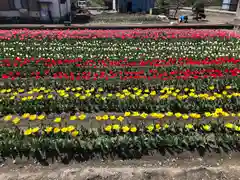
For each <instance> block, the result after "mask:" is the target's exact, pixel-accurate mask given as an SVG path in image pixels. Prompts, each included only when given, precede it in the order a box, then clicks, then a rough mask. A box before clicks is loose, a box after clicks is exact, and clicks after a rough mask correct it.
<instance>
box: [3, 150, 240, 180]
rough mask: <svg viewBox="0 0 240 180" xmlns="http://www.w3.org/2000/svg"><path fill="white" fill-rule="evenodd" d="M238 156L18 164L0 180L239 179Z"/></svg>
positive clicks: (9, 167) (5, 168)
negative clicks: (69, 163) (46, 164)
mask: <svg viewBox="0 0 240 180" xmlns="http://www.w3.org/2000/svg"><path fill="white" fill-rule="evenodd" d="M239 160H240V156H239V154H238V153H236V154H232V155H231V156H227V155H222V156H220V155H216V154H208V155H206V157H204V158H200V157H198V156H197V155H196V154H194V155H190V153H185V154H182V155H180V156H178V157H174V158H169V157H168V156H166V157H163V156H154V157H144V158H143V159H142V160H128V161H120V160H116V161H105V162H104V161H96V160H93V161H89V162H85V163H81V164H75V163H73V164H71V165H61V164H53V165H50V166H48V167H43V166H38V165H34V164H30V165H29V164H27V163H26V162H25V163H24V162H21V163H20V162H17V164H15V165H14V164H11V163H9V164H5V166H3V167H2V168H1V169H0V180H10V179H11V180H13V179H14V180H40V179H41V180H45V179H46V180H47V179H51V180H53V179H57V180H75V179H76V180H87V179H88V180H122V179H126V178H127V179H129V180H136V179H138V180H163V179H164V180H200V179H201V180H217V179H218V180H220V179H221V180H223V179H226V180H227V179H228V180H239V179H240V178H239V173H240V166H239V163H238V162H239Z"/></svg>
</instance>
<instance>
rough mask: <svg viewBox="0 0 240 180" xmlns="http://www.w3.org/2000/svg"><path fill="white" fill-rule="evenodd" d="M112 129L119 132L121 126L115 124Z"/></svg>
mask: <svg viewBox="0 0 240 180" xmlns="http://www.w3.org/2000/svg"><path fill="white" fill-rule="evenodd" d="M112 128H113V130H116V131H119V129H120V126H119V125H118V124H114V125H113V126H112Z"/></svg>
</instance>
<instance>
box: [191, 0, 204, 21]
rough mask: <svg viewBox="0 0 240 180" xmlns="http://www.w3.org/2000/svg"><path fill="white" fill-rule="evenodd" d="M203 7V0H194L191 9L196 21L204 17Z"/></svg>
mask: <svg viewBox="0 0 240 180" xmlns="http://www.w3.org/2000/svg"><path fill="white" fill-rule="evenodd" d="M204 9H205V6H204V2H203V0H196V1H195V3H194V4H193V7H192V11H193V13H194V14H195V17H194V19H196V20H197V21H198V20H199V19H205V18H206V15H205V10H204Z"/></svg>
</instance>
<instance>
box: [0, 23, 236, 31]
mask: <svg viewBox="0 0 240 180" xmlns="http://www.w3.org/2000/svg"><path fill="white" fill-rule="evenodd" d="M154 28H174V29H192V28H193V29H233V25H231V24H228V23H214V24H210V23H195V24H190V23H188V24H180V25H170V24H92V25H82V24H72V25H71V26H64V25H63V24H2V25H0V29H5V30H9V29H93V30H97V29H101V30H104V29H105V30H106V29H154Z"/></svg>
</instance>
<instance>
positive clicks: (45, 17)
mask: <svg viewBox="0 0 240 180" xmlns="http://www.w3.org/2000/svg"><path fill="white" fill-rule="evenodd" d="M70 12H71V0H0V18H1V19H4V18H8V19H9V18H17V19H28V20H29V21H30V20H35V21H37V20H39V21H40V22H53V23H58V22H59V21H60V20H62V19H64V18H65V17H66V16H67V15H68V14H69V13H70Z"/></svg>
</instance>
